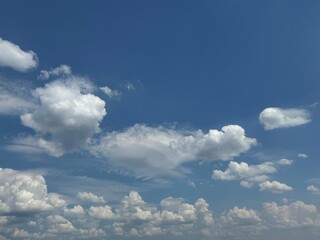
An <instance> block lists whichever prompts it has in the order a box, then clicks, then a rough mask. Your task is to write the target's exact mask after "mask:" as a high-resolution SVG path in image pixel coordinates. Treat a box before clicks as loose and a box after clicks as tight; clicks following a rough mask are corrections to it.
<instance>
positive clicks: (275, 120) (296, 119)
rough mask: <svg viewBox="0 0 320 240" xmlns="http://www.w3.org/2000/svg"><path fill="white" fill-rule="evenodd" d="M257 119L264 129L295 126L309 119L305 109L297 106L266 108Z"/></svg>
mask: <svg viewBox="0 0 320 240" xmlns="http://www.w3.org/2000/svg"><path fill="white" fill-rule="evenodd" d="M259 120H260V122H261V123H262V124H263V126H264V129H265V130H272V129H276V128H289V127H295V126H299V125H303V124H306V123H308V122H310V121H311V119H310V113H309V112H308V111H307V110H304V109H297V108H288V109H282V108H266V109H264V110H263V111H262V112H261V113H260V116H259Z"/></svg>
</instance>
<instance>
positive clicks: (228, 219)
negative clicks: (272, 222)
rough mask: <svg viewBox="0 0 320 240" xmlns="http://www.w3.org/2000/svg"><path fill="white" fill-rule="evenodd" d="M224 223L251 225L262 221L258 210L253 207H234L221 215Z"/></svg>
mask: <svg viewBox="0 0 320 240" xmlns="http://www.w3.org/2000/svg"><path fill="white" fill-rule="evenodd" d="M221 219H222V221H223V222H224V223H227V224H232V225H251V224H258V223H261V219H260V217H259V216H258V214H257V212H256V211H255V210H253V209H247V208H245V207H244V208H239V207H234V208H233V209H230V210H229V211H228V212H226V213H224V214H223V215H222V216H221Z"/></svg>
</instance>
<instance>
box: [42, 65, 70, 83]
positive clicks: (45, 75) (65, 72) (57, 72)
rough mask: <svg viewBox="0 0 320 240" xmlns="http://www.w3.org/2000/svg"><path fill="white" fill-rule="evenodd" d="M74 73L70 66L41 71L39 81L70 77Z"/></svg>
mask: <svg viewBox="0 0 320 240" xmlns="http://www.w3.org/2000/svg"><path fill="white" fill-rule="evenodd" d="M71 73H72V71H71V67H70V66H68V65H64V64H63V65H60V66H59V67H56V68H54V69H51V70H49V71H48V70H41V72H40V74H39V76H38V79H40V80H47V79H49V78H50V77H59V76H64V77H66V76H70V75H71Z"/></svg>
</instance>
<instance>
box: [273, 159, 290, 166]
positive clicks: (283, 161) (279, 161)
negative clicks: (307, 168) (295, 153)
mask: <svg viewBox="0 0 320 240" xmlns="http://www.w3.org/2000/svg"><path fill="white" fill-rule="evenodd" d="M277 163H278V164H279V165H291V164H293V160H290V159H286V158H282V159H280V160H278V161H277Z"/></svg>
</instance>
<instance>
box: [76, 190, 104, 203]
mask: <svg viewBox="0 0 320 240" xmlns="http://www.w3.org/2000/svg"><path fill="white" fill-rule="evenodd" d="M77 198H79V199H81V200H82V201H85V202H92V203H105V202H106V201H105V200H104V198H103V197H99V196H97V195H95V194H93V193H91V192H79V193H78V194H77Z"/></svg>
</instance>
